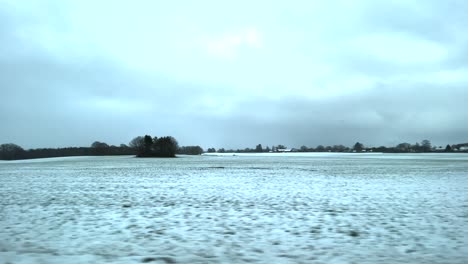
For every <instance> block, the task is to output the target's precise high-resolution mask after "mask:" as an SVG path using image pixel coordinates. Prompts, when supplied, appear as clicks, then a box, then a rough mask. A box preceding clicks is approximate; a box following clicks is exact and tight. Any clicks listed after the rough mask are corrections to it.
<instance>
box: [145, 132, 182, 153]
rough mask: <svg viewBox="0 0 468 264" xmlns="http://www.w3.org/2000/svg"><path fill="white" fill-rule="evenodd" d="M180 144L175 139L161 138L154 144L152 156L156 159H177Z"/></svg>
mask: <svg viewBox="0 0 468 264" xmlns="http://www.w3.org/2000/svg"><path fill="white" fill-rule="evenodd" d="M178 148H179V144H178V143H177V140H176V139H175V138H173V137H170V136H168V137H160V138H158V140H157V141H156V142H154V143H153V152H152V153H151V156H155V157H175V155H176V153H177V149H178Z"/></svg>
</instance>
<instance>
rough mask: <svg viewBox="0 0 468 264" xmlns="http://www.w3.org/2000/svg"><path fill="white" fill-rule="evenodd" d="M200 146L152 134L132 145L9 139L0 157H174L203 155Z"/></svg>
mask: <svg viewBox="0 0 468 264" xmlns="http://www.w3.org/2000/svg"><path fill="white" fill-rule="evenodd" d="M202 153H203V149H202V148H201V147H200V146H182V147H179V145H178V143H177V140H176V139H175V138H173V137H171V136H167V137H161V138H157V137H154V138H152V137H151V136H149V135H145V136H139V137H136V138H134V139H132V140H131V141H130V143H129V145H126V144H120V145H119V146H114V145H108V144H107V143H105V142H100V141H95V142H93V143H92V144H91V145H90V146H89V147H67V148H37V149H28V150H25V149H23V148H22V147H21V146H19V145H16V144H13V143H8V144H1V145H0V160H20V159H37V158H53V157H69V156H116V155H136V156H138V157H175V155H176V154H185V155H200V154H202Z"/></svg>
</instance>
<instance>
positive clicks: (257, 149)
mask: <svg viewBox="0 0 468 264" xmlns="http://www.w3.org/2000/svg"><path fill="white" fill-rule="evenodd" d="M255 152H263V147H262V144H258V145H257V146H256V147H255Z"/></svg>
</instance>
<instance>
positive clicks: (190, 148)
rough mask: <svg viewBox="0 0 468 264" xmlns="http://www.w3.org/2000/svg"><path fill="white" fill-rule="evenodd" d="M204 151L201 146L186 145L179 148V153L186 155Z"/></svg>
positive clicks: (198, 153)
mask: <svg viewBox="0 0 468 264" xmlns="http://www.w3.org/2000/svg"><path fill="white" fill-rule="evenodd" d="M202 153H203V149H202V148H201V147H200V146H184V147H180V148H179V149H178V150H177V154H184V155H200V154H202Z"/></svg>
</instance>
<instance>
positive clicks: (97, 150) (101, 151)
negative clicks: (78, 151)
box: [91, 141, 109, 155]
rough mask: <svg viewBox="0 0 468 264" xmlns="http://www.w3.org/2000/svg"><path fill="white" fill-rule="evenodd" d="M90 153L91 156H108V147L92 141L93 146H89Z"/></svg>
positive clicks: (102, 143) (105, 144)
mask: <svg viewBox="0 0 468 264" xmlns="http://www.w3.org/2000/svg"><path fill="white" fill-rule="evenodd" d="M91 149H92V151H91V153H92V154H93V155H106V154H109V145H107V143H104V142H99V141H94V142H93V144H91Z"/></svg>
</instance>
